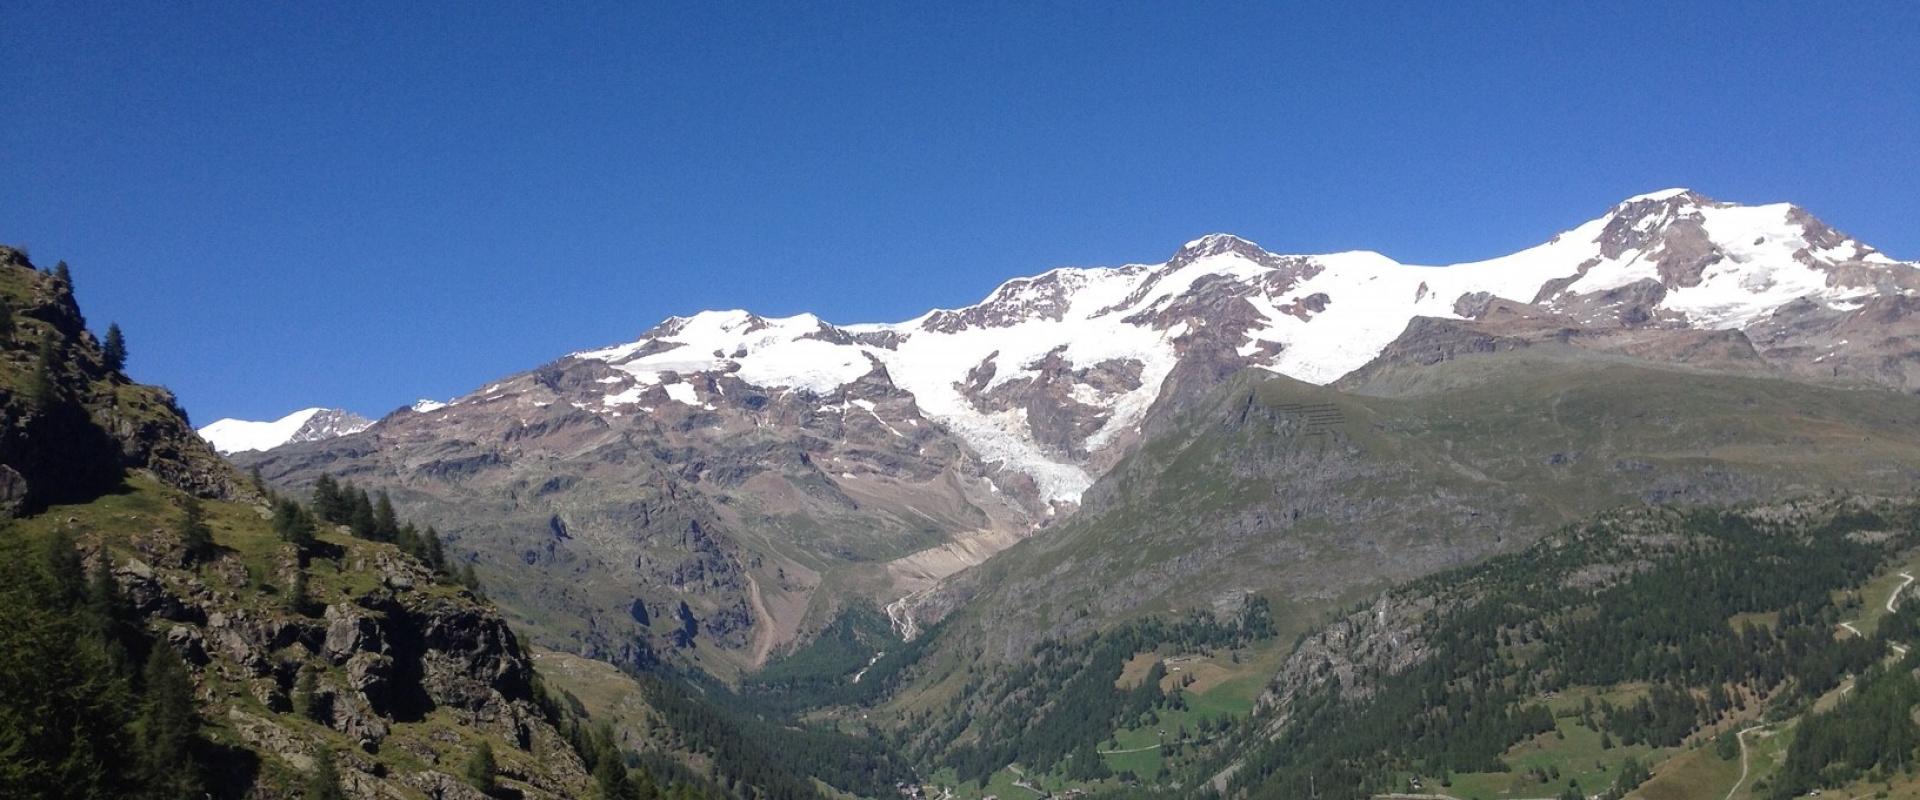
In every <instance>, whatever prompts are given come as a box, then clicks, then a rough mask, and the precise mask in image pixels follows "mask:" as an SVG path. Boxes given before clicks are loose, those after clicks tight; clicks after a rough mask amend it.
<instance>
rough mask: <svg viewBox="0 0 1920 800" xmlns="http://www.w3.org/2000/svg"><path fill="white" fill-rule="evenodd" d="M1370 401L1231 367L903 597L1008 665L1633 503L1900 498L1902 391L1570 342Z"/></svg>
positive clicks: (1455, 364)
mask: <svg viewBox="0 0 1920 800" xmlns="http://www.w3.org/2000/svg"><path fill="white" fill-rule="evenodd" d="M1421 369H1422V370H1423V371H1424V372H1425V373H1426V377H1424V378H1422V379H1421V382H1422V383H1426V384H1433V385H1435V386H1436V387H1438V388H1433V389H1431V390H1427V391H1422V392H1419V393H1411V394H1404V395H1402V396H1379V395H1369V394H1360V393H1356V392H1353V391H1343V390H1342V389H1343V388H1344V387H1342V386H1334V387H1319V386H1312V385H1309V384H1304V383H1301V382H1298V381H1293V380H1289V379H1286V378H1278V377H1267V378H1260V377H1257V376H1255V375H1252V374H1246V375H1242V376H1241V377H1240V378H1239V379H1237V380H1236V381H1235V382H1233V383H1232V384H1231V385H1229V386H1228V387H1226V388H1224V389H1223V390H1221V391H1220V392H1218V393H1217V394H1216V395H1215V396H1214V397H1213V398H1212V399H1211V401H1210V402H1209V403H1207V404H1206V405H1204V406H1200V407H1199V408H1198V410H1196V411H1195V412H1194V413H1192V414H1191V415H1190V416H1188V417H1187V418H1185V419H1184V420H1182V421H1181V423H1180V424H1178V425H1175V426H1171V428H1172V430H1171V431H1170V432H1169V433H1167V434H1165V435H1163V436H1161V437H1159V438H1156V439H1154V440H1153V441H1151V442H1149V443H1148V444H1146V445H1144V446H1143V447H1142V448H1140V449H1139V450H1138V451H1136V452H1135V453H1134V454H1133V455H1131V456H1129V457H1128V459H1127V460H1125V461H1123V462H1122V463H1121V465H1119V466H1118V467H1116V469H1115V470H1114V471H1113V473H1111V474H1110V475H1108V476H1107V477H1106V478H1104V479H1103V480H1102V481H1101V482H1100V483H1099V484H1097V485H1096V486H1095V488H1094V489H1093V490H1092V491H1090V492H1089V493H1088V495H1087V500H1086V506H1085V508H1084V509H1083V510H1082V511H1081V512H1080V513H1079V514H1078V515H1077V516H1076V517H1075V518H1074V519H1072V520H1070V521H1069V522H1068V523H1066V524H1064V525H1062V526H1060V527H1059V528H1058V529H1056V530H1054V531H1053V532H1051V533H1049V534H1048V535H1047V536H1045V537H1041V538H1036V539H1033V540H1030V541H1028V542H1026V543H1023V544H1022V545H1020V546H1019V547H1017V548H1015V549H1014V550H1011V551H1009V552H1008V557H1006V558H1003V559H996V560H995V561H993V562H990V563H989V564H988V565H986V567H984V568H982V569H979V570H974V571H972V572H969V573H967V574H965V575H962V576H960V577H959V578H956V579H955V580H953V581H950V582H949V583H948V584H947V585H946V586H945V587H943V589H942V590H940V591H936V592H931V593H928V594H927V595H925V596H923V597H921V598H918V599H917V602H916V604H915V607H916V613H918V614H919V615H920V616H921V617H922V618H924V619H926V620H928V621H932V620H935V619H939V618H940V616H941V615H942V614H943V613H944V612H947V611H949V610H951V609H956V608H957V609H959V610H958V611H957V612H955V613H956V617H957V618H956V619H955V620H953V622H952V623H950V624H949V625H948V626H947V630H946V632H945V635H947V636H950V637H962V638H964V639H965V640H966V641H968V642H969V643H970V644H971V645H973V646H981V647H984V648H985V652H986V653H987V654H988V656H989V657H992V658H1014V657H1017V656H1018V655H1019V654H1021V653H1023V652H1025V651H1026V650H1027V649H1028V648H1030V647H1031V646H1032V645H1033V643H1035V642H1037V641H1039V640H1041V639H1043V638H1047V637H1050V636H1061V635H1066V636H1073V635H1078V634H1081V633H1085V632H1087V631H1089V630H1093V629H1096V628H1098V627H1101V626H1103V625H1106V624H1109V623H1111V622H1112V621H1115V620H1120V619H1125V618H1127V617H1130V616H1134V615H1137V614H1140V613H1144V612H1149V611H1169V610H1173V611H1178V610H1186V609H1213V608H1226V607H1231V606H1233V605H1235V604H1237V602H1238V598H1239V597H1241V596H1243V595H1247V594H1250V593H1251V594H1262V595H1265V596H1267V597H1269V598H1270V599H1272V600H1273V601H1274V602H1275V603H1276V605H1277V607H1278V609H1279V611H1278V612H1277V615H1278V616H1280V617H1281V618H1282V619H1283V621H1284V619H1285V618H1286V617H1287V616H1289V615H1294V614H1307V615H1309V616H1310V615H1311V614H1312V613H1314V611H1315V610H1316V609H1320V608H1324V607H1326V606H1328V605H1329V604H1339V603H1343V602H1347V601H1350V600H1352V599H1353V598H1355V597H1358V596H1361V595H1363V594H1365V593H1367V592H1370V591H1374V590H1377V589H1379V588H1381V587H1384V586H1386V585H1389V584H1392V583H1396V582H1400V581H1404V580H1409V579H1412V578H1415V577H1419V576H1421V575H1424V574H1427V573H1430V572H1433V571H1436V570H1439V569H1443V568H1447V567H1451V566H1456V565H1460V564H1467V563H1472V562H1475V561H1478V560H1481V559H1484V558H1486V557H1488V556H1491V555H1494V554H1497V553H1500V552H1508V551H1511V550H1514V549H1517V548H1519V547H1523V546H1525V545H1526V544H1528V543H1530V542H1531V541H1532V540H1533V539H1535V538H1537V537H1539V536H1541V535H1543V534H1545V533H1546V532H1547V531H1550V530H1552V529H1554V528H1555V527H1558V526H1559V525H1563V524H1566V523H1568V522H1571V521H1574V520H1577V519H1581V518H1583V517H1585V516H1587V515H1590V514H1593V513H1598V512H1600V511H1604V510H1607V509H1610V508H1615V507H1619V506H1623V505H1631V504H1638V503H1655V504H1666V503H1670V504H1705V503H1726V502H1741V501H1749V500H1760V499H1766V498H1771V497H1785V496H1796V495H1801V494H1807V493H1814V492H1820V491H1824V490H1827V489H1835V488H1839V489H1849V490H1857V491H1871V492H1883V493H1886V494H1888V495H1890V496H1904V495H1906V494H1908V493H1910V492H1912V491H1913V489H1914V488H1915V475H1916V473H1915V471H1914V467H1915V465H1920V433H1916V431H1920V400H1916V399H1914V398H1912V397H1910V396H1907V395H1903V394H1899V393H1895V392H1890V391H1883V390H1859V389H1842V388H1834V387H1827V386H1820V385H1811V384H1805V383H1799V382H1795V381H1788V380H1780V379H1774V378H1761V377H1748V376H1744V375H1738V374H1726V373H1714V372H1703V371H1698V370H1688V369H1677V368H1673V367H1668V366H1664V365H1660V364H1655V363H1649V362H1645V361H1639V360H1631V359H1625V358H1616V357H1610V356H1600V355H1596V354H1593V353H1591V352H1589V351H1587V350H1583V349H1579V348H1568V347H1558V348H1555V347H1547V346H1542V347H1537V348H1529V349H1527V350H1524V351H1512V352H1504V353H1495V354H1490V355H1482V356H1466V357H1461V358H1456V359H1453V360H1450V361H1446V362H1442V363H1439V364H1435V365H1433V366H1430V367H1423V368H1421Z"/></svg>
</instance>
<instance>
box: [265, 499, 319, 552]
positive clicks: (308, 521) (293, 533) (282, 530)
mask: <svg viewBox="0 0 1920 800" xmlns="http://www.w3.org/2000/svg"><path fill="white" fill-rule="evenodd" d="M273 532H274V533H276V534H278V535H279V536H280V538H281V540H283V541H286V542H288V543H291V544H292V545H293V546H295V547H298V548H300V550H301V552H305V551H306V550H307V549H308V548H310V547H312V546H313V540H314V529H313V517H311V516H309V515H308V514H307V511H306V509H303V508H301V507H300V504H299V503H296V502H294V501H292V500H281V501H280V504H279V505H277V506H275V507H274V509H273Z"/></svg>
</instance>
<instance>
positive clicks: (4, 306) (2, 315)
mask: <svg viewBox="0 0 1920 800" xmlns="http://www.w3.org/2000/svg"><path fill="white" fill-rule="evenodd" d="M13 330H14V323H13V304H12V303H8V302H7V301H6V300H5V299H0V337H5V338H8V339H11V338H13Z"/></svg>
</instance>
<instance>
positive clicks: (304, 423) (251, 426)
mask: <svg viewBox="0 0 1920 800" xmlns="http://www.w3.org/2000/svg"><path fill="white" fill-rule="evenodd" d="M372 424H373V420H370V419H367V418H366V417H363V416H360V415H359V414H355V413H353V412H351V411H345V410H342V409H338V408H303V409H301V410H299V411H295V412H293V413H291V414H288V415H286V416H284V417H281V418H279V419H276V420H272V421H269V422H255V421H250V420H242V419H231V418H229V419H221V420H216V421H214V422H212V423H211V424H208V425H207V426H206V427H203V428H201V429H200V430H199V433H200V438H202V439H206V440H207V441H208V442H209V443H211V444H212V445H213V447H214V449H216V450H219V451H220V452H222V453H240V452H245V451H248V450H272V449H273V448H275V447H279V446H280V445H283V444H288V443H292V442H313V441H319V440H321V439H331V438H333V437H335V436H345V435H347V434H349V433H359V432H361V431H364V430H366V429H367V427H368V426H370V425H372Z"/></svg>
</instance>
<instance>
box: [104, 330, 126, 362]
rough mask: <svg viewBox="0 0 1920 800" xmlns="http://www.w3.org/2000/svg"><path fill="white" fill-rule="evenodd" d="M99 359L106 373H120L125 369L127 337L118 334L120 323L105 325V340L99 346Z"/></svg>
mask: <svg viewBox="0 0 1920 800" xmlns="http://www.w3.org/2000/svg"><path fill="white" fill-rule="evenodd" d="M100 357H101V359H102V360H103V361H105V362H106V365H107V369H108V371H111V372H121V371H124V370H125V369H126V368H127V337H126V335H125V334H122V333H121V332H120V323H117V322H116V323H111V324H109V325H107V339H106V342H105V343H104V344H102V345H101V346H100Z"/></svg>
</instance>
